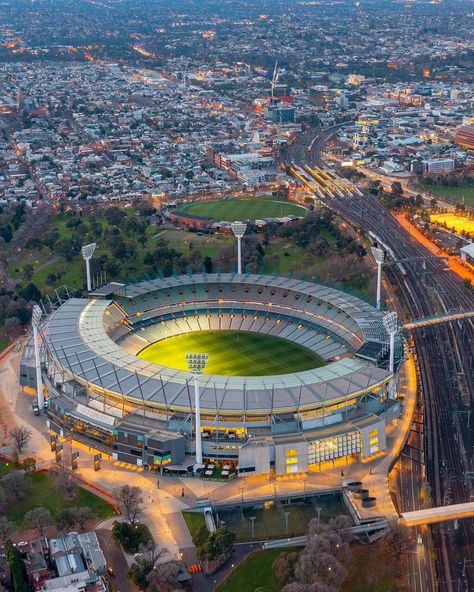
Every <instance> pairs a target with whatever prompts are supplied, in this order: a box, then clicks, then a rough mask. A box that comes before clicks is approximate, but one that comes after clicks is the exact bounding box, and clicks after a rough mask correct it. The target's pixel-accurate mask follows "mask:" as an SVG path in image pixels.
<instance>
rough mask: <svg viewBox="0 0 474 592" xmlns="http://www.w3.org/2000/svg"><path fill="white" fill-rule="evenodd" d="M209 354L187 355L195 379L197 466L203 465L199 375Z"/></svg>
mask: <svg viewBox="0 0 474 592" xmlns="http://www.w3.org/2000/svg"><path fill="white" fill-rule="evenodd" d="M208 358H209V356H208V354H186V361H187V363H188V368H189V369H190V370H191V372H192V373H193V378H194V414H195V421H194V431H195V438H196V464H197V465H202V437H201V401H200V395H199V375H200V374H202V373H203V370H204V368H205V366H206V364H207V360H208Z"/></svg>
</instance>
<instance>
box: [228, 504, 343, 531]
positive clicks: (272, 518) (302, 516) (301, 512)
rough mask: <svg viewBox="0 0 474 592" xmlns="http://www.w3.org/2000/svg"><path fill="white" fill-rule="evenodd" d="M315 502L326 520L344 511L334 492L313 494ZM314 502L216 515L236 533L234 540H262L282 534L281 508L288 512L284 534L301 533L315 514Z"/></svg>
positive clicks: (282, 519) (233, 511) (283, 518)
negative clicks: (330, 494) (328, 495)
mask: <svg viewBox="0 0 474 592" xmlns="http://www.w3.org/2000/svg"><path fill="white" fill-rule="evenodd" d="M315 505H317V506H319V507H321V508H322V509H321V520H322V521H327V520H329V518H330V517H332V516H337V515H339V514H345V513H346V512H345V509H344V507H343V505H342V502H341V501H340V499H339V498H338V497H337V496H332V497H324V498H322V497H321V498H315ZM315 505H313V504H311V503H306V504H289V505H283V506H279V507H275V506H274V507H271V508H266V509H260V510H259V509H245V510H244V512H243V515H242V513H241V512H240V511H239V510H236V509H233V510H232V511H222V510H221V511H219V518H220V519H221V520H222V521H223V522H225V524H226V526H228V527H229V528H230V530H233V531H234V532H235V534H236V540H237V541H239V542H245V541H252V540H255V541H262V540H268V539H278V538H285V537H286V536H287V534H286V531H285V516H284V512H289V513H290V514H289V516H288V536H290V537H293V536H302V535H304V534H306V533H307V532H308V522H309V521H310V520H311V519H312V518H315V517H317V511H316V509H315ZM250 516H255V517H256V519H255V530H254V533H255V535H254V538H253V539H252V525H251V521H250V519H249V517H250Z"/></svg>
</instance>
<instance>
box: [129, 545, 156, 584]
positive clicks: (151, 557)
mask: <svg viewBox="0 0 474 592" xmlns="http://www.w3.org/2000/svg"><path fill="white" fill-rule="evenodd" d="M139 553H140V554H139V556H138V557H137V558H136V560H135V562H134V563H133V564H132V566H131V567H130V570H129V572H128V574H127V576H128V577H129V578H130V579H131V580H132V582H133V583H134V584H135V585H136V586H138V588H140V590H144V589H145V588H146V587H147V586H148V575H149V573H150V572H151V571H152V569H153V568H154V567H155V565H156V562H157V561H158V559H159V558H160V557H162V556H163V554H164V553H165V551H164V549H162V550H159V549H158V548H157V547H156V544H155V541H150V542H149V543H147V544H146V545H140V549H139Z"/></svg>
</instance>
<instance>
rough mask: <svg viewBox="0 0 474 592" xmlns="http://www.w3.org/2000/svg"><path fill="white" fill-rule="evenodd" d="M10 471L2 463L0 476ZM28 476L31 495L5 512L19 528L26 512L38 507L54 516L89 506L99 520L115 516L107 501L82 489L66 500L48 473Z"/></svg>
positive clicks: (11, 505)
mask: <svg viewBox="0 0 474 592" xmlns="http://www.w3.org/2000/svg"><path fill="white" fill-rule="evenodd" d="M2 465H3V468H2ZM9 469H10V467H6V463H3V462H2V463H1V464H0V476H1V475H2V474H6V473H7V472H8V471H9ZM28 476H29V478H30V479H31V485H32V487H31V493H30V494H29V495H28V496H27V497H26V498H25V499H22V500H18V501H15V503H13V504H10V506H9V507H8V508H7V509H6V510H5V515H6V517H7V518H8V519H9V520H11V521H12V522H14V523H15V524H16V525H17V526H21V525H22V523H23V519H24V517H25V514H26V512H28V511H29V510H32V509H33V508H36V507H37V506H43V507H45V508H47V509H48V510H49V511H50V512H51V514H52V515H53V516H54V515H55V514H56V513H57V512H58V511H59V510H62V509H64V508H70V507H72V506H76V507H79V508H80V507H82V506H89V508H91V510H92V511H93V512H94V513H95V514H97V516H98V517H99V518H108V517H109V516H114V514H115V513H114V510H113V508H112V507H111V506H110V505H109V504H108V503H107V502H106V501H105V500H103V499H102V498H100V497H98V496H97V495H95V494H93V493H91V492H90V491H87V490H86V489H83V488H82V487H78V488H77V495H76V496H75V497H73V498H72V499H68V498H66V497H65V496H64V494H62V493H61V492H59V491H57V489H56V488H55V486H54V477H53V476H52V475H51V474H50V473H48V472H39V473H31V474H30V475H28Z"/></svg>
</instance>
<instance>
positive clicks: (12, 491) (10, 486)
mask: <svg viewBox="0 0 474 592" xmlns="http://www.w3.org/2000/svg"><path fill="white" fill-rule="evenodd" d="M2 484H3V486H4V488H5V491H6V493H7V495H8V497H10V498H12V499H14V500H20V499H24V498H25V497H26V496H27V495H28V494H29V493H30V491H31V479H30V478H29V477H26V476H25V473H23V471H12V472H11V473H8V474H7V475H5V477H3V479H2Z"/></svg>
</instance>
